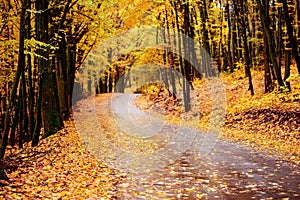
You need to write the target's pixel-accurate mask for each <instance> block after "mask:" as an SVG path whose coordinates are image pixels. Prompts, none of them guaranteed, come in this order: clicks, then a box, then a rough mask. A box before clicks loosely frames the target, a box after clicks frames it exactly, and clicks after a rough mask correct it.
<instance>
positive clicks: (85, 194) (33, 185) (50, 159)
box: [0, 122, 118, 200]
mask: <svg viewBox="0 0 300 200" xmlns="http://www.w3.org/2000/svg"><path fill="white" fill-rule="evenodd" d="M5 161H6V170H5V171H6V173H7V175H8V177H9V179H10V180H9V181H1V182H0V187H1V190H0V199H12V200H17V199H47V198H48V199H87V198H90V199H101V198H103V199H109V197H111V196H113V188H114V184H115V183H116V181H118V178H117V177H116V175H115V173H114V171H113V170H111V169H109V168H107V167H106V166H104V165H103V164H101V163H99V162H98V161H97V159H96V158H95V157H94V156H93V155H91V154H90V153H89V152H88V151H87V150H86V149H85V147H84V145H83V144H82V141H81V139H80V137H79V135H78V133H77V131H76V129H75V125H74V123H73V122H65V128H64V129H63V130H60V131H59V132H57V133H56V134H55V135H52V136H50V137H48V138H46V139H43V140H41V141H40V144H39V145H38V146H37V147H34V148H31V147H30V143H27V144H26V146H24V148H23V149H15V148H12V149H9V150H7V154H6V157H5Z"/></svg>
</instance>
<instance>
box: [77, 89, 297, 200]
mask: <svg viewBox="0 0 300 200" xmlns="http://www.w3.org/2000/svg"><path fill="white" fill-rule="evenodd" d="M133 98H134V96H133V95H129V94H123V95H113V97H112V98H111V102H110V105H111V106H110V108H109V109H110V110H111V113H112V116H113V118H114V120H115V124H116V125H117V126H118V130H119V132H122V134H125V135H126V134H127V135H129V136H130V137H129V138H136V139H137V140H138V141H148V142H149V143H151V142H156V143H157V144H160V145H158V147H157V148H156V149H155V150H154V151H149V152H148V153H146V154H139V155H138V156H136V153H134V152H130V151H131V149H130V148H129V149H127V150H126V152H127V153H126V154H122V153H120V152H119V150H120V149H122V146H118V149H116V148H115V147H114V146H113V145H114V144H113V143H110V144H109V145H108V146H105V144H106V143H105V144H104V143H103V142H102V144H101V145H102V149H108V148H110V149H113V150H111V151H108V150H107V151H105V152H106V153H107V155H108V152H110V153H109V155H110V159H111V157H114V156H113V155H115V157H116V158H113V159H114V162H110V163H113V164H114V168H116V170H117V171H118V169H121V172H120V174H122V175H120V176H119V177H122V179H121V181H118V182H116V183H115V188H114V189H113V190H112V198H116V199H284V198H286V199H300V196H299V195H300V166H299V165H296V164H293V163H290V162H287V161H285V160H283V159H282V158H281V157H280V156H279V155H277V154H276V153H270V152H267V151H262V150H260V151H258V150H256V149H254V148H251V147H248V146H245V145H243V144H240V143H237V142H232V141H228V140H224V139H219V138H217V139H216V135H215V134H210V133H201V132H199V131H197V130H195V129H192V128H189V127H180V126H176V125H170V124H167V123H165V122H164V121H162V120H161V117H157V115H156V114H155V113H151V114H148V113H146V112H143V111H141V110H139V109H137V108H136V107H135V106H134V105H133V103H132V100H133ZM95 107H96V108H95V109H96V110H97V104H96V105H95ZM101 109H103V108H101ZM81 112H82V111H81ZM90 134H92V133H90ZM100 140H103V137H102V138H99V139H98V140H97V137H94V140H93V142H94V143H95V141H100ZM129 140H130V139H129ZM133 141H134V139H133ZM132 144H133V145H132V147H133V148H139V147H140V146H139V145H134V142H133V143H132ZM143 148H145V147H143ZM143 148H141V149H142V150H144V149H143ZM92 152H93V151H92ZM94 152H95V151H94ZM112 152H118V153H115V154H113V153H112ZM128 152H129V153H128ZM104 154H105V153H103V152H102V153H101V154H100V153H99V154H97V155H100V156H99V159H100V160H104V161H105V159H106V157H105V156H103V155H104ZM112 154H113V155H112ZM121 154H122V156H120V155H121ZM97 155H96V156H97ZM132 155H135V156H132ZM136 157H138V158H136ZM106 161H107V159H106ZM110 161H111V160H110ZM117 162H119V163H122V164H120V165H116V163H117ZM120 166H121V167H120ZM124 169H125V170H124ZM126 169H130V170H129V171H126ZM131 173H132V174H131Z"/></svg>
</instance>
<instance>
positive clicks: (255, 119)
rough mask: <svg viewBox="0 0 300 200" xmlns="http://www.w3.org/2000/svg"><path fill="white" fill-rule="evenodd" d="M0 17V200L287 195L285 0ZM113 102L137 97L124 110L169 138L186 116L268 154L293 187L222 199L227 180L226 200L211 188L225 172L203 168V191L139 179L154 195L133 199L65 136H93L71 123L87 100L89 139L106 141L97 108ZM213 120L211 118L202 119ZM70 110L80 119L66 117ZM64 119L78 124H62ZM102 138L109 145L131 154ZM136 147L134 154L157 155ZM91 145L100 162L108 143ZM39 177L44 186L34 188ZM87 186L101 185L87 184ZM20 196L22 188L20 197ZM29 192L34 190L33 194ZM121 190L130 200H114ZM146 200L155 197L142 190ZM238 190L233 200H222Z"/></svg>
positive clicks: (48, 6)
mask: <svg viewBox="0 0 300 200" xmlns="http://www.w3.org/2000/svg"><path fill="white" fill-rule="evenodd" d="M0 11H1V16H0V18H1V20H0V136H1V137H0V180H1V182H0V187H1V190H0V198H4V199H24V198H25V199H27V198H29V199H32V198H38V199H39V198H43V197H46V198H50V197H51V198H50V199H52V198H58V199H69V198H71V199H72V198H84V199H85V198H89V197H91V198H95V199H100V198H102V197H104V198H103V199H118V198H121V199H135V198H137V199H138V198H139V197H141V196H143V195H144V196H143V197H145V198H146V199H147V198H148V199H215V198H216V199H217V196H219V197H220V196H221V198H222V197H225V199H226V198H228V199H230V198H232V197H241V198H242V197H243V198H244V199H250V197H256V198H257V197H275V199H276V198H278V197H280V198H286V197H288V198H291V199H297V197H298V198H299V195H300V182H299V180H298V179H299V177H300V166H299V164H300V127H299V124H300V106H299V105H300V52H299V51H300V2H299V1H298V0H119V1H117V0H110V1H102V0H40V1H36V0H8V1H4V0H0ZM150 65H151V66H150ZM154 80H155V81H154ZM156 80H159V81H160V82H159V83H157V81H156ZM214 84H216V85H214ZM209 85H210V86H209ZM212 88H213V89H212ZM216 88H217V89H216ZM218 88H219V89H220V91H219V90H218ZM212 91H213V92H212ZM113 93H114V94H113ZM125 93H132V94H142V95H140V96H139V95H138V97H137V98H136V100H134V104H135V105H137V107H139V108H141V110H144V111H147V110H148V111H149V110H151V109H152V108H153V107H154V108H155V109H154V110H153V109H152V110H151V112H154V113H155V112H160V114H162V115H164V116H166V118H167V121H168V123H170V124H171V125H170V126H172V127H173V126H174V127H176V126H177V125H176V124H178V121H182V122H180V123H183V122H184V121H190V122H191V121H192V120H190V119H191V117H194V118H196V122H195V123H196V126H197V128H198V129H199V130H201V131H203V132H206V131H208V132H209V131H210V130H211V129H210V128H209V127H214V128H215V129H214V130H215V131H218V132H219V131H220V130H221V129H222V133H221V134H220V135H222V136H221V137H222V138H223V139H224V138H225V139H224V140H230V141H232V142H233V143H234V145H235V142H240V143H243V145H246V146H247V147H249V146H250V147H251V148H254V146H256V147H255V148H258V149H259V150H258V151H260V150H261V151H263V150H265V149H267V150H268V151H272V152H273V151H275V153H274V155H276V156H277V154H280V158H281V159H282V160H283V161H284V162H287V163H288V164H289V165H293V167H291V174H292V175H291V174H290V175H291V176H292V177H293V178H291V180H290V181H291V182H289V183H288V184H285V185H287V187H288V186H290V188H284V187H278V188H275V189H274V188H273V189H272V190H271V189H270V190H269V187H268V186H266V188H263V187H264V186H257V185H256V186H255V187H254V188H256V189H257V188H258V189H257V190H258V191H260V190H264V191H266V190H267V191H269V192H267V193H264V194H263V193H261V194H259V195H261V196H259V195H258V196H257V194H258V193H256V191H255V190H254V189H253V190H252V189H251V188H250V189H249V187H252V186H249V187H248V185H247V183H243V184H244V186H245V188H247V190H246V189H245V188H238V189H237V190H233V189H232V188H234V187H236V186H233V185H234V183H235V182H234V181H238V180H239V178H238V177H236V179H232V180H230V181H232V182H230V181H226V183H228V184H227V186H226V187H228V188H231V189H232V190H230V189H228V191H229V192H228V193H226V192H224V191H225V189H224V188H223V189H224V190H223V189H222V188H221V186H220V185H222V184H221V182H222V181H224V180H225V178H224V177H226V176H225V175H224V174H226V173H227V171H226V170H224V171H223V173H224V174H223V175H224V176H222V175H221V172H220V175H216V174H215V172H213V170H212V169H214V168H209V169H208V168H205V166H203V168H202V169H201V170H203V173H212V174H211V176H210V177H211V179H213V181H212V180H211V179H209V180H210V182H209V183H206V182H205V181H204V182H201V184H200V183H199V185H195V187H196V188H198V189H199V188H202V189H203V188H204V189H203V191H202V190H201V191H200V189H199V191H198V189H195V188H194V187H193V188H192V189H191V188H188V187H187V188H185V187H186V186H185V185H184V184H183V182H184V181H183V180H185V178H186V177H185V176H184V175H181V176H179V175H178V177H182V182H180V184H182V185H181V186H182V188H184V189H182V188H179V189H178V188H175V189H174V188H173V185H172V184H171V185H169V186H168V184H169V183H168V182H164V181H162V180H160V181H158V180H156V179H155V178H153V177H152V179H153V180H152V179H151V181H150V182H151V183H152V186H153V185H155V183H153V182H155V181H158V182H159V183H160V182H164V184H165V185H164V186H157V187H158V188H159V189H157V188H156V189H157V190H156V189H155V188H154V189H153V188H152V187H150V186H143V187H144V188H143V189H144V190H145V192H144V193H145V194H144V193H143V194H142V192H141V191H142V190H143V189H141V190H139V189H137V188H138V184H141V183H140V182H138V181H140V180H138V178H136V179H135V178H128V177H129V176H130V175H128V174H127V175H122V173H120V174H119V175H116V174H118V173H119V172H115V171H114V170H115V169H114V168H117V167H111V168H110V167H109V165H108V166H106V165H105V163H104V164H103V163H101V161H97V159H96V158H98V157H97V154H93V153H92V152H93V151H92V150H91V149H89V148H87V149H85V148H84V147H85V143H88V142H87V141H89V142H95V141H96V139H95V141H92V140H93V138H89V139H88V140H87V141H85V139H83V138H85V137H86V135H85V136H82V135H80V133H77V132H80V130H84V132H85V131H86V130H89V131H90V132H91V133H89V134H90V135H92V134H93V133H92V132H93V131H92V130H91V129H94V128H92V127H91V126H87V125H84V126H83V127H80V126H81V124H80V122H79V121H81V120H82V121H84V122H87V121H88V120H85V119H86V118H89V117H87V116H84V113H85V109H86V108H85V107H84V106H82V105H90V104H93V102H92V103H91V102H90V101H89V99H90V97H95V98H96V100H95V102H96V103H98V104H99V105H100V106H99V108H100V109H99V110H98V111H99V113H100V116H102V117H99V119H98V123H99V124H100V126H101V128H102V129H101V130H102V131H107V130H110V132H111V133H113V134H117V133H116V132H119V131H116V130H117V129H115V128H114V127H113V126H114V125H113V121H114V120H116V119H113V118H114V117H115V118H117V117H118V115H117V114H116V115H113V114H112V113H111V112H113V111H106V109H108V108H110V106H109V105H110V104H109V102H110V103H111V104H114V103H115V102H116V103H115V104H118V107H117V108H116V110H118V109H119V108H121V107H122V105H123V104H122V102H118V101H117V99H118V98H119V97H117V96H114V95H115V94H125ZM214 93H216V94H214ZM214 95H215V96H214ZM225 96H226V97H225ZM110 99H111V100H110ZM114 99H115V101H114ZM214 99H216V100H214ZM128 101H131V100H128ZM221 101H222V102H221ZM95 102H94V103H95ZM195 102H196V103H195ZM84 103H85V104H84ZM98 104H97V105H98ZM215 104H218V106H214V105H215ZM126 105H127V104H126ZM197 106H198V107H197ZM195 107H197V108H196V109H195ZM219 107H220V108H219ZM97 109H98V108H96V110H97ZM113 109H114V107H113V105H112V110H113ZM199 109H200V111H199ZM214 109H220V112H222V114H216V115H218V116H215V115H214V114H213V113H214ZM76 112H79V113H81V114H79V115H80V116H81V117H82V118H76V116H79V115H78V114H75V113H76ZM87 112H88V111H87ZM115 112H116V113H117V111H115ZM120 112H121V111H120ZM75 115H76V116H75ZM97 116H98V114H97ZM217 117H220V118H222V119H221V120H220V121H219V122H215V121H217V119H212V118H217ZM120 118H121V117H120ZM125 118H126V117H125ZM194 118H193V119H194ZM122 119H123V118H122ZM76 121H77V122H78V124H79V125H78V126H77V125H76V126H75V125H74V124H76ZM137 121H138V120H137ZM91 123H92V121H91ZM122 123H123V121H122ZM126 123H128V122H126ZM191 123H192V122H191ZM86 124H88V123H86ZM124 124H125V122H124ZM86 126H87V127H86ZM119 126H120V125H119ZM119 128H120V127H119ZM121 129H122V128H121ZM217 129H218V130H217ZM220 132H221V131H220ZM111 133H109V134H108V133H107V134H108V135H110V134H111ZM129 135H130V134H129ZM90 137H91V136H90ZM107 137H108V138H110V137H112V138H114V136H107ZM115 137H119V136H115ZM120 137H121V136H120ZM162 137H163V138H164V140H165V137H164V136H162ZM166 137H168V136H166ZM183 137H186V136H183ZM95 138H97V137H96V136H95ZM127 139H128V138H127ZM127 139H126V141H127ZM223 139H222V140H223ZM99 140H100V139H99ZM112 140H113V139H112ZM115 140H116V143H118V142H119V143H118V144H120V146H122V145H124V146H126V145H127V146H128V145H132V143H130V142H129V143H128V144H125V143H124V144H123V142H122V141H119V140H122V139H116V138H115ZM128 140H131V139H130V138H129V139H128ZM137 140H138V142H137V141H135V140H134V141H135V142H137V143H138V144H139V145H141V146H143V145H144V146H143V148H145V149H147V148H150V149H152V148H154V150H157V149H156V148H158V147H157V146H155V145H152V146H151V144H149V145H148V142H144V141H140V138H138V139H137ZM162 143H164V141H162ZM244 143H245V144H244ZM99 144H101V145H102V146H101V145H100V146H99V145H98V146H99V149H98V151H100V152H101V151H102V150H103V152H110V151H109V150H107V149H110V148H111V147H110V146H109V145H106V144H104V142H103V143H99ZM147 145H148V146H147ZM159 145H161V144H159ZM159 145H158V146H159ZM153 146H155V147H153ZM178 146H180V145H179V144H178ZM90 148H92V147H90ZM128 148H129V147H128ZM131 148H137V149H138V148H140V147H139V146H136V145H133V146H131V147H130V151H131ZM174 148H175V147H174ZM216 148H217V147H216ZM222 148H223V147H222ZM228 148H229V147H228ZM236 148H237V147H236ZM238 148H240V147H238ZM92 149H93V148H92ZM112 149H113V148H112ZM242 149H243V148H242ZM262 149H263V150H262ZM152 150H153V149H152ZM152 150H151V151H152ZM154 150H153V151H154ZM244 150H245V149H243V150H242V151H244ZM128 151H129V150H128ZM132 151H135V150H132ZM136 151H137V150H136ZM174 151H175V150H174ZM145 152H148V151H146V150H145ZM149 152H150V150H149ZM99 154H101V153H99ZM107 154H108V153H107ZM107 154H105V153H103V155H107ZM111 154H113V152H111ZM240 154H242V153H240ZM62 155H64V156H65V157H67V160H65V162H62V160H63V159H62V158H61V160H60V161H58V160H59V158H60V157H59V158H58V159H57V160H56V159H55V157H56V156H62ZM184 155H185V154H184ZM244 155H247V156H248V157H251V155H252V154H251V155H250V154H249V155H248V152H246V153H245V154H244ZM263 155H264V154H263ZM272 155H273V154H272ZM65 157H64V158H65ZM71 157H76V159H75V158H74V159H75V161H76V162H77V165H78V166H77V165H74V164H75V163H73V164H70V163H72V159H71ZM94 157H96V158H94ZM101 158H102V157H101ZM103 159H104V160H105V158H103ZM228 159H230V158H228ZM274 159H275V158H274ZM100 160H101V159H100ZM75 161H74V162H75ZM283 161H282V162H283ZM56 162H57V163H56ZM58 162H59V163H58ZM60 162H62V163H60ZM174 162H175V161H174ZM180 162H181V163H182V162H183V161H180ZM193 162H194V161H193ZM193 162H192V161H191V163H193ZM224 162H225V161H224ZM241 162H243V161H241ZM276 162H277V160H276ZM39 163H40V164H39ZM55 163H56V164H55ZM85 163H86V165H85ZM97 163H100V164H97ZM175 163H176V162H175ZM262 163H263V162H262ZM265 163H271V161H269V160H266V161H265ZM69 164H70V166H73V167H74V166H76V167H75V168H76V170H77V171H76V173H79V171H80V178H81V179H83V182H84V183H85V184H83V185H81V186H74V185H72V184H70V183H72V182H76V181H75V180H76V179H75V178H76V173H75V172H73V174H72V176H71V175H69V174H70V173H71V172H70V169H69V170H68V172H66V167H67V166H68V165H69ZM102 164H103V165H105V167H104V166H102ZM281 164H282V163H281V161H280V165H281ZM98 165H101V166H98ZM179 165H180V164H179ZM270 165H271V164H270ZM83 166H86V168H87V169H86V168H85V167H83ZM168 166H169V165H168ZM180 166H181V165H180ZM201 166H202V165H201ZM276 166H277V164H276ZM169 167H172V166H169ZM267 167H269V166H267ZM62 168H63V169H62ZM225 168H226V167H225ZM89 169H95V171H97V172H95V173H94V171H93V170H91V171H89ZM168 169H169V168H168ZM197 169H198V168H197ZM216 169H217V168H216ZM271 169H272V167H271ZM83 170H87V171H89V172H81V171H83ZM192 170H195V169H194V168H192ZM201 170H200V169H199V172H198V173H200V171H201ZM241 170H242V169H241ZM244 170H245V171H246V169H244ZM61 171H64V172H61ZM166 171H168V170H167V169H166ZM220 171H222V170H221V169H220ZM232 171H238V170H234V169H233V170H232ZM279 171H280V170H279ZM51 172H54V173H56V174H59V173H62V174H64V175H62V176H66V177H69V178H70V181H69V182H68V181H67V182H64V183H62V182H63V181H62V179H61V178H57V177H56V176H54V175H53V176H52V175H49V173H50V174H51ZM175 172H176V173H179V172H177V171H176V170H175ZM175 172H174V171H171V172H170V171H168V172H166V173H167V174H166V175H165V177H169V176H171V177H173V176H172V173H173V174H174V173H175ZM281 172H282V171H280V173H281ZM35 173H39V175H36V174H35ZM47 173H48V175H46V174H47ZM82 173H84V174H82ZM85 173H87V174H85ZM92 173H94V174H92ZM193 173H196V172H194V171H193ZM228 173H229V172H228ZM245 173H246V172H245ZM247 173H248V172H247ZM286 173H289V172H286ZM22 174H23V175H22ZM24 174H25V175H24ZM129 174H130V173H129ZM196 174H197V173H196ZM242 174H243V173H242ZM286 175H287V174H284V173H283V172H282V176H286ZM34 176H36V177H39V178H35V177H34ZM84 176H86V177H88V178H89V180H87V179H85V178H84ZM123 176H126V178H124V177H123ZM230 176H231V175H230ZM232 176H233V175H232ZM28 177H30V179H29V181H27V182H26V178H28ZM43 177H46V178H45V179H47V177H48V180H52V179H55V180H56V181H54V182H51V181H50V182H47V181H46V180H44V178H43ZM51 177H52V178H51ZM54 177H56V178H54ZM93 177H94V178H93ZM95 177H96V178H95ZM149 177H150V175H149ZM149 177H148V178H149ZM207 177H208V175H207ZM220 177H222V178H220ZM276 178H278V179H280V178H281V174H279V175H278V174H276V175H275V176H274V180H273V179H272V181H273V182H274V181H275V180H276ZM294 178H295V179H294ZM297 178H298V179H297ZM127 179H128V180H127ZM146 179H147V178H146ZM154 179H155V180H154ZM195 179H196V178H195ZM219 179H220V180H219ZM270 180H271V179H270ZM85 181H86V182H85ZM97 181H100V182H101V181H102V184H101V186H99V185H98V184H97ZM214 181H215V182H214ZM217 181H220V183H219V182H217ZM256 181H257V180H256ZM266 181H267V182H268V181H269V179H266ZM45 182H47V183H45ZM136 182H138V183H136ZM275 182H276V181H275ZM222 183H223V182H222ZM230 183H232V185H230ZM249 183H250V180H249ZM269 183H271V181H269ZM44 184H46V185H44ZM47 184H48V185H47ZM59 184H61V185H59ZM197 184H198V183H197ZM243 184H242V185H243ZM21 185H26V187H24V188H23V189H22V188H21V187H20V186H21ZM40 185H42V187H41V188H40V189H36V188H35V187H39V186H40ZM183 185H184V186H183ZM191 185H192V184H191ZM203 185H207V186H205V187H207V188H208V189H206V188H205V187H204V186H203ZM216 185H218V186H216ZM225 185H226V184H225ZM266 185H268V184H266ZM167 186H168V187H167ZM148 187H149V188H148ZM153 187H154V186H153ZM155 187H156V186H155ZM169 187H170V188H172V192H170V191H171V189H170V188H169ZM174 187H175V186H174ZM176 187H177V186H176ZM45 188H52V189H49V190H48V189H45ZM54 188H55V189H54ZM87 188H90V189H87ZM112 188H119V189H112ZM209 188H212V189H211V190H210V189H209ZM220 188H221V189H220ZM243 189H245V190H243ZM289 189H290V190H289ZM38 190H39V192H38ZM126 190H130V191H131V192H129V193H130V194H131V195H132V196H126ZM152 190H154V191H156V192H154V193H151V192H149V191H152ZM160 190H161V191H160ZM169 190H170V191H169ZM175 190H176V192H175ZM238 191H239V192H240V193H239V194H240V195H241V196H235V195H238ZM129 193H128V195H129ZM281 193H284V194H281ZM139 195H140V196H139ZM222 195H223V196H222ZM224 195H225V196H224ZM243 195H244V196H243ZM288 198H287V199H288Z"/></svg>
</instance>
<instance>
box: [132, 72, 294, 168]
mask: <svg viewBox="0 0 300 200" xmlns="http://www.w3.org/2000/svg"><path fill="white" fill-rule="evenodd" d="M294 74H296V72H295V73H294ZM252 77H253V85H254V92H255V95H254V96H251V94H250V91H249V90H248V88H249V84H248V83H249V82H248V78H247V77H245V75H244V72H243V71H241V70H239V71H236V72H234V73H232V74H221V80H222V82H223V84H224V87H225V90H226V116H225V120H224V127H223V131H222V133H221V136H222V137H223V138H227V139H230V140H235V141H239V142H242V143H244V144H247V145H249V146H251V147H255V148H258V149H260V148H263V149H265V150H266V149H268V150H270V151H276V152H277V153H282V156H283V157H284V158H285V159H287V160H290V161H293V162H295V163H298V164H299V163H300V125H299V124H300V78H299V77H298V78H294V79H292V80H291V85H292V91H291V92H289V93H278V92H277V90H276V89H275V90H274V92H272V93H267V94H266V93H264V81H263V80H264V77H263V71H257V70H253V71H252ZM193 86H194V90H192V91H191V100H192V105H194V107H193V106H192V110H191V111H189V112H188V113H184V112H182V110H183V107H182V104H183V103H182V100H180V101H179V103H178V101H177V100H175V101H177V102H175V103H174V99H173V98H171V97H168V95H167V94H168V93H167V92H166V91H164V92H162V93H165V94H160V95H159V97H158V96H155V95H154V97H153V94H152V96H151V95H149V94H148V95H142V96H139V97H138V98H137V100H136V105H137V106H139V108H141V109H143V110H148V111H153V112H160V113H162V114H164V115H166V116H167V119H168V121H169V122H170V123H175V124H176V123H182V122H186V121H188V122H189V123H190V124H192V125H194V126H197V127H198V128H200V130H202V131H203V132H206V131H208V129H209V128H208V127H209V122H210V120H211V119H210V117H211V105H212V101H211V99H210V98H211V97H210V94H209V93H210V91H209V89H208V88H209V87H208V86H207V82H205V81H204V80H198V81H194V83H193ZM181 98H182V96H181ZM178 106H181V108H179V109H178Z"/></svg>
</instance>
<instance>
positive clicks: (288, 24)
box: [280, 0, 300, 74]
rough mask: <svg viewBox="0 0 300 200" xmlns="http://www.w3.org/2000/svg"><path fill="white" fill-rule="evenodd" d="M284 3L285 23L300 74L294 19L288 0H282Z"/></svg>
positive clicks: (299, 58) (299, 57)
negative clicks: (290, 13) (291, 15)
mask: <svg viewBox="0 0 300 200" xmlns="http://www.w3.org/2000/svg"><path fill="white" fill-rule="evenodd" d="M280 1H281V2H282V4H283V10H284V18H285V23H286V28H287V34H288V36H289V40H290V43H291V47H292V53H293V56H294V58H295V61H296V64H297V69H298V73H299V74H300V56H299V53H298V42H297V40H296V39H295V37H294V34H293V32H294V30H293V26H292V19H291V17H290V15H289V9H288V5H287V2H286V0H280Z"/></svg>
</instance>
